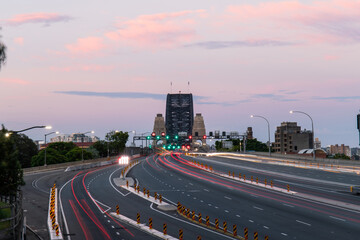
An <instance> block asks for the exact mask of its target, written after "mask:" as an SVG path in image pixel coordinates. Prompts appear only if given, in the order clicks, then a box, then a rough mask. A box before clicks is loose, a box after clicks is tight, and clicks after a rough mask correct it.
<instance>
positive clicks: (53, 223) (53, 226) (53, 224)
mask: <svg viewBox="0 0 360 240" xmlns="http://www.w3.org/2000/svg"><path fill="white" fill-rule="evenodd" d="M51 225H52V229H53V230H54V228H55V218H53V219H51Z"/></svg>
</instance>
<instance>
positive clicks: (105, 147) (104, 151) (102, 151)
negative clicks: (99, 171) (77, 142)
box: [90, 140, 108, 157]
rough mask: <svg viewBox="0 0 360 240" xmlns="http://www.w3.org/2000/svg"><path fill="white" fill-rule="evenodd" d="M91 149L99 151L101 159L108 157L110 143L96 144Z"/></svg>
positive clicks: (102, 141) (100, 142)
mask: <svg viewBox="0 0 360 240" xmlns="http://www.w3.org/2000/svg"><path fill="white" fill-rule="evenodd" d="M90 148H94V149H96V150H97V151H98V153H99V156H100V157H106V156H107V153H108V143H107V142H105V141H104V140H101V141H97V142H95V143H94V144H93V145H92V146H91V147H90Z"/></svg>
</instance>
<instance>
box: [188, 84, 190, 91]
mask: <svg viewBox="0 0 360 240" xmlns="http://www.w3.org/2000/svg"><path fill="white" fill-rule="evenodd" d="M188 92H189V93H190V82H188Z"/></svg>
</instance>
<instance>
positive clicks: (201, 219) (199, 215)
mask: <svg viewBox="0 0 360 240" xmlns="http://www.w3.org/2000/svg"><path fill="white" fill-rule="evenodd" d="M201 220H202V219H201V213H199V223H201Z"/></svg>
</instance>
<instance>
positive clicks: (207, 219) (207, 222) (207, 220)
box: [205, 216, 210, 226]
mask: <svg viewBox="0 0 360 240" xmlns="http://www.w3.org/2000/svg"><path fill="white" fill-rule="evenodd" d="M205 219H206V226H210V218H209V216H206V218H205Z"/></svg>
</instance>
